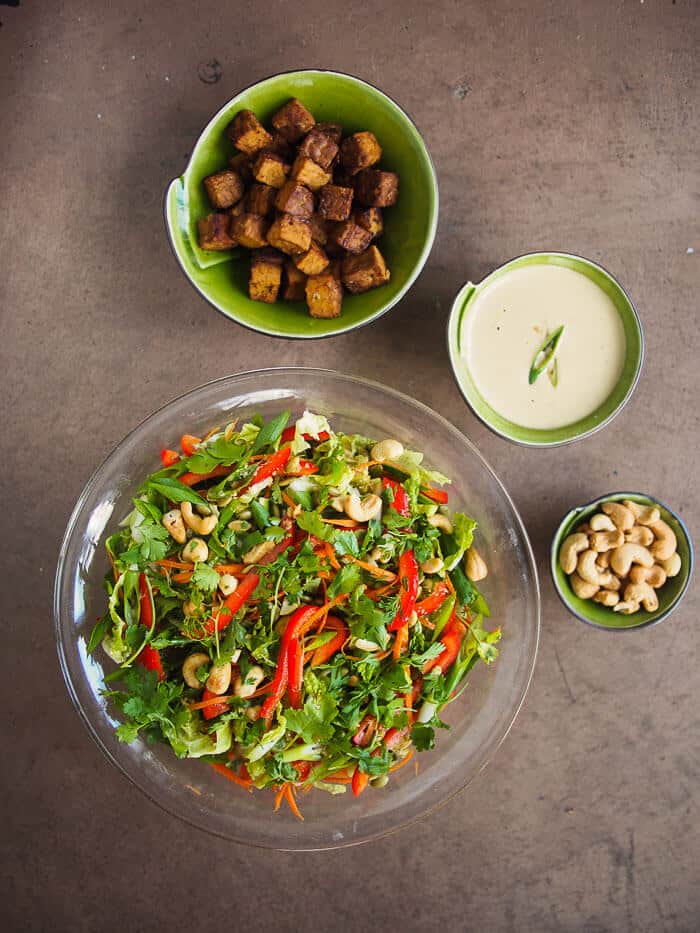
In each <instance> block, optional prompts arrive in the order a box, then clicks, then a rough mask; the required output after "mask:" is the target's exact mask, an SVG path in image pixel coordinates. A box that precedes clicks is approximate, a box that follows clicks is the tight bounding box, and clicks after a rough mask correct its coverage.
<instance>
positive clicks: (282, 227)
mask: <svg viewBox="0 0 700 933" xmlns="http://www.w3.org/2000/svg"><path fill="white" fill-rule="evenodd" d="M267 241H268V243H269V244H270V246H275V247H276V248H277V249H281V250H282V252H283V253H287V254H289V255H290V256H293V255H295V254H296V253H305V252H306V251H307V249H308V248H309V247H310V246H311V230H310V228H309V225H308V224H307V223H306V222H305V221H304V220H302V219H301V218H300V217H293V216H292V215H291V214H280V215H279V217H278V218H277V219H276V220H275V221H274V223H273V224H272V226H271V227H270V229H269V230H268V231H267Z"/></svg>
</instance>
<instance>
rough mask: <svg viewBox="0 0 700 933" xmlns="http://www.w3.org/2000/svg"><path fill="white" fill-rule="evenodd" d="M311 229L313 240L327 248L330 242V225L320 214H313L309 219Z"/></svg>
mask: <svg viewBox="0 0 700 933" xmlns="http://www.w3.org/2000/svg"><path fill="white" fill-rule="evenodd" d="M309 227H310V228H311V239H312V240H313V241H314V242H315V243H318V244H319V245H320V246H325V245H326V243H327V242H328V224H327V223H326V221H325V220H324V219H323V217H321V216H320V215H319V214H312V215H311V217H309Z"/></svg>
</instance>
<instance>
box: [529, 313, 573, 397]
mask: <svg viewBox="0 0 700 933" xmlns="http://www.w3.org/2000/svg"><path fill="white" fill-rule="evenodd" d="M563 333H564V325H563V324H562V325H561V327H557V329H556V330H555V331H554V333H553V334H547V336H546V337H545V339H544V341H543V343H542V344H541V345H540V346H539V347H538V349H537V352H536V353H535V355H534V357H533V359H532V365H531V366H530V375H529V376H528V380H527V381H528V382H529V383H530V385H532V383H533V382H534V381H535V380H536V379H537V378H538V376H541V375H542V373H543V372H544V371H545V369H547V367H548V366H549V364H550V363H551V362H552V360H553V359H554V354H555V353H556V352H557V348H558V347H559V341H560V340H561V337H562V334H563ZM538 361H539V362H538Z"/></svg>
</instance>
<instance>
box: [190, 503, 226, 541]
mask: <svg viewBox="0 0 700 933" xmlns="http://www.w3.org/2000/svg"><path fill="white" fill-rule="evenodd" d="M180 511H181V512H182V517H183V518H184V519H185V524H186V525H187V526H188V527H189V528H191V529H192V531H194V533H195V534H196V535H210V534H211V533H212V531H213V530H214V529H215V528H216V523H217V522H218V521H219V519H218V516H216V515H207V516H204V517H202V516H199V515H195V514H194V512H193V510H192V503H191V502H183V503H182V505H181V506H180Z"/></svg>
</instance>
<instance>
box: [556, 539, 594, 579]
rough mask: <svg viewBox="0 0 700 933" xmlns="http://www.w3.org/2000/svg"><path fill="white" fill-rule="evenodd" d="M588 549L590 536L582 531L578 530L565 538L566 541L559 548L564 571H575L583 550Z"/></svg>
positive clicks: (560, 561) (560, 562)
mask: <svg viewBox="0 0 700 933" xmlns="http://www.w3.org/2000/svg"><path fill="white" fill-rule="evenodd" d="M586 550H588V536H587V535H585V534H582V533H581V532H576V533H575V534H573V535H569V537H568V538H564V543H563V544H562V546H561V548H560V550H559V564H560V565H561V569H562V570H563V571H564V573H573V572H574V570H576V564H577V563H578V556H579V554H580V553H581V551H586Z"/></svg>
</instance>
